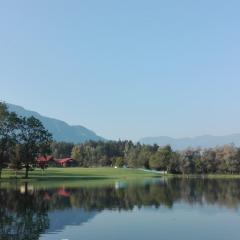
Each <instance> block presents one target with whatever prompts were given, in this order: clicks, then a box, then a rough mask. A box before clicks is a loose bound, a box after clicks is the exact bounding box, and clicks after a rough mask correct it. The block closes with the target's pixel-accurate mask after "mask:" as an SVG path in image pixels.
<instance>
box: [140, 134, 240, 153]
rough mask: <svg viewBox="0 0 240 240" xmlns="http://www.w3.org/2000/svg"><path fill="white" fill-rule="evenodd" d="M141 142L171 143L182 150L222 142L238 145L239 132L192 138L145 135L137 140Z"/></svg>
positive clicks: (217, 144) (218, 144) (239, 139)
mask: <svg viewBox="0 0 240 240" xmlns="http://www.w3.org/2000/svg"><path fill="white" fill-rule="evenodd" d="M139 142H140V143H143V144H151V145H152V144H154V143H156V144H158V145H162V146H163V145H167V144H169V145H171V147H172V148H173V149H176V150H182V149H185V148H188V147H202V148H211V147H216V146H221V145H224V144H231V143H233V144H235V145H236V146H240V134H230V135H225V136H212V135H203V136H198V137H193V138H171V137H166V136H160V137H145V138H142V139H140V140H139Z"/></svg>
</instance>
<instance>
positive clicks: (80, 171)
mask: <svg viewBox="0 0 240 240" xmlns="http://www.w3.org/2000/svg"><path fill="white" fill-rule="evenodd" d="M23 176H24V171H19V172H18V174H17V177H18V178H19V179H23ZM160 176H161V175H160V174H156V173H151V172H144V171H142V170H137V169H124V168H117V169H115V168H109V167H108V168H78V167H76V168H48V169H46V170H45V171H42V170H40V169H35V170H34V171H30V172H29V179H30V180H32V179H35V180H47V181H48V180H68V179H69V180H75V179H76V180H81V179H83V180H106V179H134V178H145V177H160ZM14 178H15V172H13V171H12V170H10V169H5V170H3V174H2V179H3V180H9V179H14Z"/></svg>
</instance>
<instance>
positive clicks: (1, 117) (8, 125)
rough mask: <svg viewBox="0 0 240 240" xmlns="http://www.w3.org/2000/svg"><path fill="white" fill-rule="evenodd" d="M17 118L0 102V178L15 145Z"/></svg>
mask: <svg viewBox="0 0 240 240" xmlns="http://www.w3.org/2000/svg"><path fill="white" fill-rule="evenodd" d="M19 122H20V120H19V118H18V117H17V115H16V114H15V113H13V112H9V111H8V108H7V105H6V104H5V103H2V102H0V178H1V175H2V169H3V168H4V166H6V165H7V164H8V163H9V161H10V155H11V151H12V147H13V146H14V145H15V144H16V136H17V128H18V126H19Z"/></svg>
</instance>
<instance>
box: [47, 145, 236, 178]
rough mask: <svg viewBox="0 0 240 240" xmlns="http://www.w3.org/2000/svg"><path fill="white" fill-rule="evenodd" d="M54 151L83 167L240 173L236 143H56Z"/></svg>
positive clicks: (192, 172)
mask: <svg viewBox="0 0 240 240" xmlns="http://www.w3.org/2000/svg"><path fill="white" fill-rule="evenodd" d="M51 150H52V152H53V154H54V157H59V156H71V157H72V158H73V159H75V160H76V162H77V165H78V166H81V167H100V166H111V167H114V166H117V167H124V166H126V167H130V168H146V169H153V170H161V171H166V172H168V173H173V174H211V173H213V174H214V173H219V174H239V173H240V148H238V147H236V146H234V145H233V144H229V145H224V146H219V147H215V148H206V149H202V148H188V149H185V150H182V151H174V150H173V149H172V148H171V147H170V146H158V145H153V146H151V145H144V144H140V143H136V144H134V143H133V142H132V141H99V142H95V141H89V142H86V143H82V144H77V145H74V144H71V143H64V142H62V143H53V144H52V145H51Z"/></svg>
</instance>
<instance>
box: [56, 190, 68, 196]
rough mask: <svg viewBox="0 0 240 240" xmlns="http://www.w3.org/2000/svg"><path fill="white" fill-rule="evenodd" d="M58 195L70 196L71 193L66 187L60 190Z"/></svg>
mask: <svg viewBox="0 0 240 240" xmlns="http://www.w3.org/2000/svg"><path fill="white" fill-rule="evenodd" d="M58 195H59V196H62V197H70V193H69V192H67V191H65V189H64V188H61V189H59V190H58Z"/></svg>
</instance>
